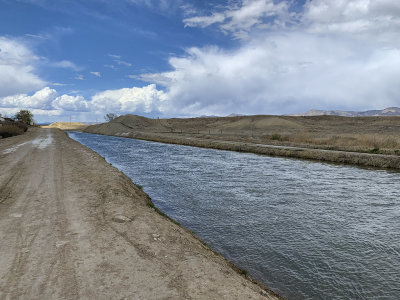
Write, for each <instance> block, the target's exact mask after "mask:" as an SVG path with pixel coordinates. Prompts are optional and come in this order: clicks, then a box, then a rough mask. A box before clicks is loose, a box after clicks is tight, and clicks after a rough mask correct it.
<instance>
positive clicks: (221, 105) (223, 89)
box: [142, 31, 400, 115]
mask: <svg viewBox="0 0 400 300" xmlns="http://www.w3.org/2000/svg"><path fill="white" fill-rule="evenodd" d="M294 45H295V47H294ZM170 64H171V67H172V69H173V70H172V71H170V72H165V73H159V74H144V75H143V76H142V79H143V80H147V81H150V82H156V83H158V84H161V85H163V86H165V87H166V96H167V98H168V99H169V101H168V102H166V103H164V104H165V105H164V106H163V109H164V111H166V112H168V113H170V114H182V115H187V114H194V115H196V114H197V115H199V114H229V113H231V112H236V113H248V114H257V113H265V114H268V113H294V112H299V111H303V110H307V109H309V108H321V107H323V108H327V107H330V108H341V109H343V108H349V109H355V108H358V109H368V108H376V107H387V106H396V105H397V106H398V105H399V104H400V103H399V101H400V100H399V99H400V90H399V89H398V88H397V87H398V86H400V50H399V49H397V48H383V47H382V48H379V47H378V48H376V47H375V44H374V43H373V42H372V43H370V44H366V43H365V42H363V43H362V45H361V44H360V43H359V42H358V41H354V40H348V39H347V38H340V37H337V36H336V37H335V38H334V39H333V38H331V37H329V36H320V35H315V34H309V33H302V32H293V31H292V32H286V33H277V34H273V35H269V36H268V37H265V36H257V37H254V38H253V39H252V40H251V41H249V42H246V43H245V44H243V45H242V47H241V48H239V49H237V50H235V51H222V50H220V49H219V48H217V47H208V48H201V49H200V48H191V49H189V50H188V51H187V56H186V57H183V58H182V57H181V58H176V57H173V58H171V59H170ZM166 104H168V106H167V105H166Z"/></svg>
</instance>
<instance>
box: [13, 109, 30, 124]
mask: <svg viewBox="0 0 400 300" xmlns="http://www.w3.org/2000/svg"><path fill="white" fill-rule="evenodd" d="M15 120H17V121H19V122H22V123H24V124H26V125H32V124H33V114H32V113H31V112H30V111H29V110H24V109H21V110H20V111H19V112H17V113H16V114H15Z"/></svg>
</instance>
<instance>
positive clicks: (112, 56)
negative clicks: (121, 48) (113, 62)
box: [108, 54, 121, 59]
mask: <svg viewBox="0 0 400 300" xmlns="http://www.w3.org/2000/svg"><path fill="white" fill-rule="evenodd" d="M108 56H109V57H111V58H113V59H121V55H116V54H108Z"/></svg>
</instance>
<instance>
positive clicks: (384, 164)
mask: <svg viewBox="0 0 400 300" xmlns="http://www.w3.org/2000/svg"><path fill="white" fill-rule="evenodd" d="M83 131H85V132H90V133H97V134H104V135H115V136H122V137H130V138H138V139H143V140H151V141H157V142H163V143H173V144H182V145H191V146H197V147H204V148H215V149H222V150H232V151H241V152H252V153H257V154H263V155H272V156H286V157H294V158H301V159H311V160H322V161H328V162H334V163H344V164H355V165H361V166H368V167H378V168H393V169H400V117H396V116H393V117H339V116H306V117H304V116H265V115H257V116H239V117H213V118H187V119H184V118H174V119H149V118H145V117H141V116H136V115H125V116H121V117H118V118H116V119H115V120H113V121H111V122H108V123H102V124H98V125H92V126H88V127H87V128H85V129H84V130H83Z"/></svg>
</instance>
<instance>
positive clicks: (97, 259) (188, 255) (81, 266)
mask: <svg viewBox="0 0 400 300" xmlns="http://www.w3.org/2000/svg"><path fill="white" fill-rule="evenodd" d="M0 166H1V172H0V240H1V243H0V254H1V255H0V299H278V296H276V295H274V294H273V293H272V292H270V291H269V290H268V289H266V288H264V287H262V286H261V285H260V284H257V283H256V282H254V281H252V280H251V279H250V278H249V277H248V276H247V275H243V274H240V272H238V269H237V268H235V267H234V266H233V265H232V264H231V263H229V262H228V261H227V260H225V259H224V258H223V257H221V256H220V255H219V254H216V253H214V252H213V251H211V250H210V249H209V248H208V247H207V246H205V245H204V244H203V243H202V242H201V241H200V240H199V239H197V238H196V237H195V236H193V234H191V233H190V232H189V231H188V230H186V229H185V228H182V227H181V226H179V225H178V224H175V223H174V222H172V221H171V220H169V219H168V218H166V217H165V216H162V215H161V214H159V213H158V212H157V210H156V209H155V208H153V207H152V203H151V200H150V199H149V198H148V196H147V195H146V194H145V193H144V192H143V191H142V190H141V189H140V188H138V187H137V186H135V185H134V184H133V183H132V181H131V180H130V179H129V178H128V177H126V176H125V175H124V174H123V173H121V172H120V171H118V170H117V169H115V168H114V167H112V166H111V165H110V164H108V163H107V162H106V161H105V160H104V159H103V158H102V157H101V156H99V155H98V154H96V153H95V152H93V151H92V150H90V149H88V148H86V147H84V146H82V145H81V144H79V143H78V142H76V141H74V140H72V139H70V138H69V137H68V136H67V135H66V133H64V132H62V131H60V130H58V129H39V128H31V129H29V131H28V132H27V133H25V134H24V135H20V136H15V137H11V138H8V139H4V140H0Z"/></svg>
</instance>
